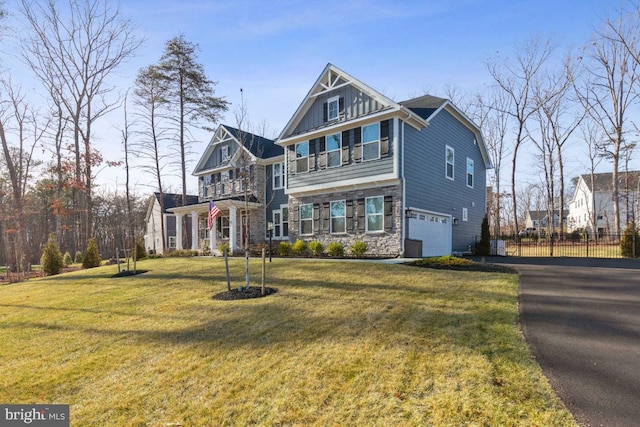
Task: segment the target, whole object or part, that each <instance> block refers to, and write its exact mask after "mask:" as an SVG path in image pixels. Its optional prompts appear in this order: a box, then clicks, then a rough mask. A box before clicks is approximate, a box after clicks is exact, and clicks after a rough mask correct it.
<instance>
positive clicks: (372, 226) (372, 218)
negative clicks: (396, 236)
mask: <svg viewBox="0 0 640 427" xmlns="http://www.w3.org/2000/svg"><path fill="white" fill-rule="evenodd" d="M365 214H366V230H365V231H366V232H367V233H375V232H378V231H384V197H383V196H377V197H367V198H366V199H365Z"/></svg>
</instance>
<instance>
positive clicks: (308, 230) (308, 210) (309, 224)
mask: <svg viewBox="0 0 640 427" xmlns="http://www.w3.org/2000/svg"><path fill="white" fill-rule="evenodd" d="M300 234H301V235H309V234H313V205H312V204H311V203H309V204H306V205H300Z"/></svg>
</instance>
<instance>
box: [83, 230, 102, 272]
mask: <svg viewBox="0 0 640 427" xmlns="http://www.w3.org/2000/svg"><path fill="white" fill-rule="evenodd" d="M100 264H102V258H100V252H98V242H96V239H95V238H94V237H92V238H90V239H89V241H88V242H87V251H86V253H85V255H84V259H83V261H82V267H83V268H94V267H100Z"/></svg>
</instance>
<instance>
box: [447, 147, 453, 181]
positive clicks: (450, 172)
mask: <svg viewBox="0 0 640 427" xmlns="http://www.w3.org/2000/svg"><path fill="white" fill-rule="evenodd" d="M454 160H455V152H454V151H453V148H451V147H449V146H448V145H447V147H446V154H445V161H446V172H445V173H446V176H447V178H448V179H450V180H452V181H453V162H454Z"/></svg>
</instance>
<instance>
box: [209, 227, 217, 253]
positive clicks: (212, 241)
mask: <svg viewBox="0 0 640 427" xmlns="http://www.w3.org/2000/svg"><path fill="white" fill-rule="evenodd" d="M216 219H217V218H215V219H214V220H213V227H211V230H209V247H210V248H211V253H212V254H214V253H216V251H217V250H218V242H217V236H216V235H217V234H218V221H216Z"/></svg>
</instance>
